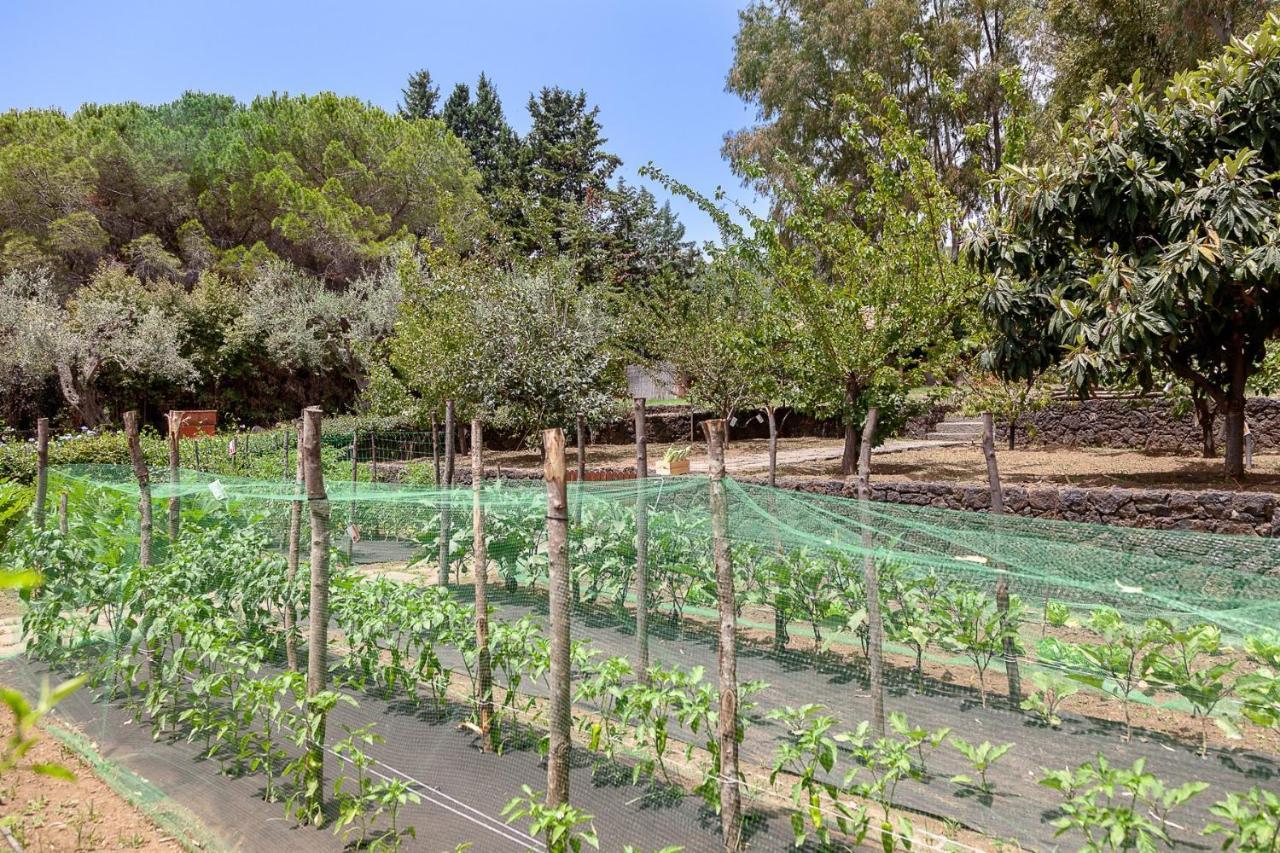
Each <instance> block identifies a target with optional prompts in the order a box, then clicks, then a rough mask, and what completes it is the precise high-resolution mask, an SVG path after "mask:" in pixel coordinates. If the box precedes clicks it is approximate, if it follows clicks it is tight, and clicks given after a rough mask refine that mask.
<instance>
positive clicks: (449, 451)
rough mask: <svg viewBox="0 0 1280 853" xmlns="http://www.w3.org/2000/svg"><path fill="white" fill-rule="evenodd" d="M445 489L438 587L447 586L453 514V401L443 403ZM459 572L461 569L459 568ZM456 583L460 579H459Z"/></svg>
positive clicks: (442, 496)
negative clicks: (451, 498)
mask: <svg viewBox="0 0 1280 853" xmlns="http://www.w3.org/2000/svg"><path fill="white" fill-rule="evenodd" d="M440 486H441V488H443V489H445V492H444V494H442V495H441V496H440V497H441V506H440V577H439V578H438V581H439V584H440V586H448V585H449V522H450V521H451V516H452V513H453V501H451V500H450V499H449V492H448V490H449V489H451V488H453V401H452V400H445V401H444V480H443V481H442V482H441V483H440ZM459 571H461V568H459ZM458 582H459V583H461V582H462V579H461V577H459V579H458Z"/></svg>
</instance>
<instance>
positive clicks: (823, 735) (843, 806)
mask: <svg viewBox="0 0 1280 853" xmlns="http://www.w3.org/2000/svg"><path fill="white" fill-rule="evenodd" d="M822 710H823V709H822V706H820V705H802V706H800V707H799V708H791V707H786V708H779V709H776V710H774V711H771V712H770V713H769V714H768V717H767V719H770V720H776V721H778V722H780V723H782V724H783V725H784V726H786V727H787V730H788V732H789V733H790V737H789V738H788V739H786V740H784V741H782V743H780V744H779V745H778V750H777V753H776V755H775V757H774V762H773V770H772V772H771V773H770V774H769V784H773V783H774V782H776V781H777V778H778V776H779V774H781V773H783V772H784V771H785V772H787V773H791V774H793V775H794V776H795V777H796V780H795V781H794V782H793V783H792V784H791V802H792V805H794V806H795V807H796V809H797V811H795V812H793V813H792V815H791V832H792V835H793V836H794V838H795V844H796V846H797V847H803V846H804V845H805V843H806V842H807V841H808V840H809V836H810V835H811V834H812V835H813V837H814V838H816V839H817V840H818V841H819V842H821V843H822V844H824V845H826V844H830V843H831V827H832V824H834V825H835V827H836V828H837V829H838V830H839V831H840V832H842V833H844V834H846V835H853V836H854V837H855V838H856V839H857V840H858V841H861V839H862V838H863V837H865V836H866V832H867V824H868V819H867V814H866V812H865V810H863V809H861V808H859V807H858V806H856V805H853V804H850V803H847V802H845V801H844V800H843V799H842V797H841V793H842V792H841V789H840V786H839V785H838V784H836V783H835V782H834V781H831V780H830V779H829V778H828V777H829V774H830V773H831V772H832V771H833V770H834V769H835V766H836V761H837V759H838V757H839V754H840V747H839V744H838V743H837V742H836V739H835V737H833V736H832V735H831V734H830V731H831V728H832V727H833V726H834V725H835V722H836V719H835V717H833V716H831V715H830V714H824V713H822Z"/></svg>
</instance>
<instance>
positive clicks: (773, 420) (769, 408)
mask: <svg viewBox="0 0 1280 853" xmlns="http://www.w3.org/2000/svg"><path fill="white" fill-rule="evenodd" d="M764 414H765V417H767V418H768V419H769V485H770V486H773V487H776V486H777V485H778V407H777V406H775V405H773V404H772V403H768V404H766V405H765V407H764Z"/></svg>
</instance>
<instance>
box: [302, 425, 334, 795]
mask: <svg viewBox="0 0 1280 853" xmlns="http://www.w3.org/2000/svg"><path fill="white" fill-rule="evenodd" d="M322 418H323V415H322V413H321V411H320V407H319V406H308V407H307V408H305V409H303V410H302V446H301V447H300V448H299V450H300V452H301V455H302V457H303V461H302V476H303V482H304V484H305V486H306V490H307V507H308V509H309V510H310V513H311V602H310V608H309V612H308V616H307V619H308V621H309V622H310V625H311V634H310V637H309V639H308V641H307V696H308V697H312V696H315V695H316V694H318V693H320V692H321V691H323V690H324V689H325V688H326V686H327V682H326V679H327V676H328V651H329V516H330V511H329V496H328V494H327V493H326V492H325V488H324V465H323V462H322V460H321V458H320V435H321V419H322ZM313 713H317V712H313ZM309 728H310V729H311V731H312V732H313V736H312V737H310V738H309V741H308V743H307V771H308V772H307V778H308V783H309V784H310V785H312V786H313V787H312V788H311V790H312V791H314V794H313V795H312V800H311V808H312V810H313V811H314V813H316V814H319V813H320V809H321V806H322V805H323V803H324V741H325V715H324V714H319V715H318V718H316V719H313V720H312V721H311V724H310V726H309Z"/></svg>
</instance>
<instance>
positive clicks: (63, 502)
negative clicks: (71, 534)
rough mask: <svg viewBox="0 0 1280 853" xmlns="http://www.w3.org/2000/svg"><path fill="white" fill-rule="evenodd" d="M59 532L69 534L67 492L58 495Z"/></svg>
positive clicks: (64, 534)
mask: <svg viewBox="0 0 1280 853" xmlns="http://www.w3.org/2000/svg"><path fill="white" fill-rule="evenodd" d="M58 532H59V533H61V534H62V535H63V536H64V537H65V536H66V535H67V493H66V492H63V493H62V494H60V495H58Z"/></svg>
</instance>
